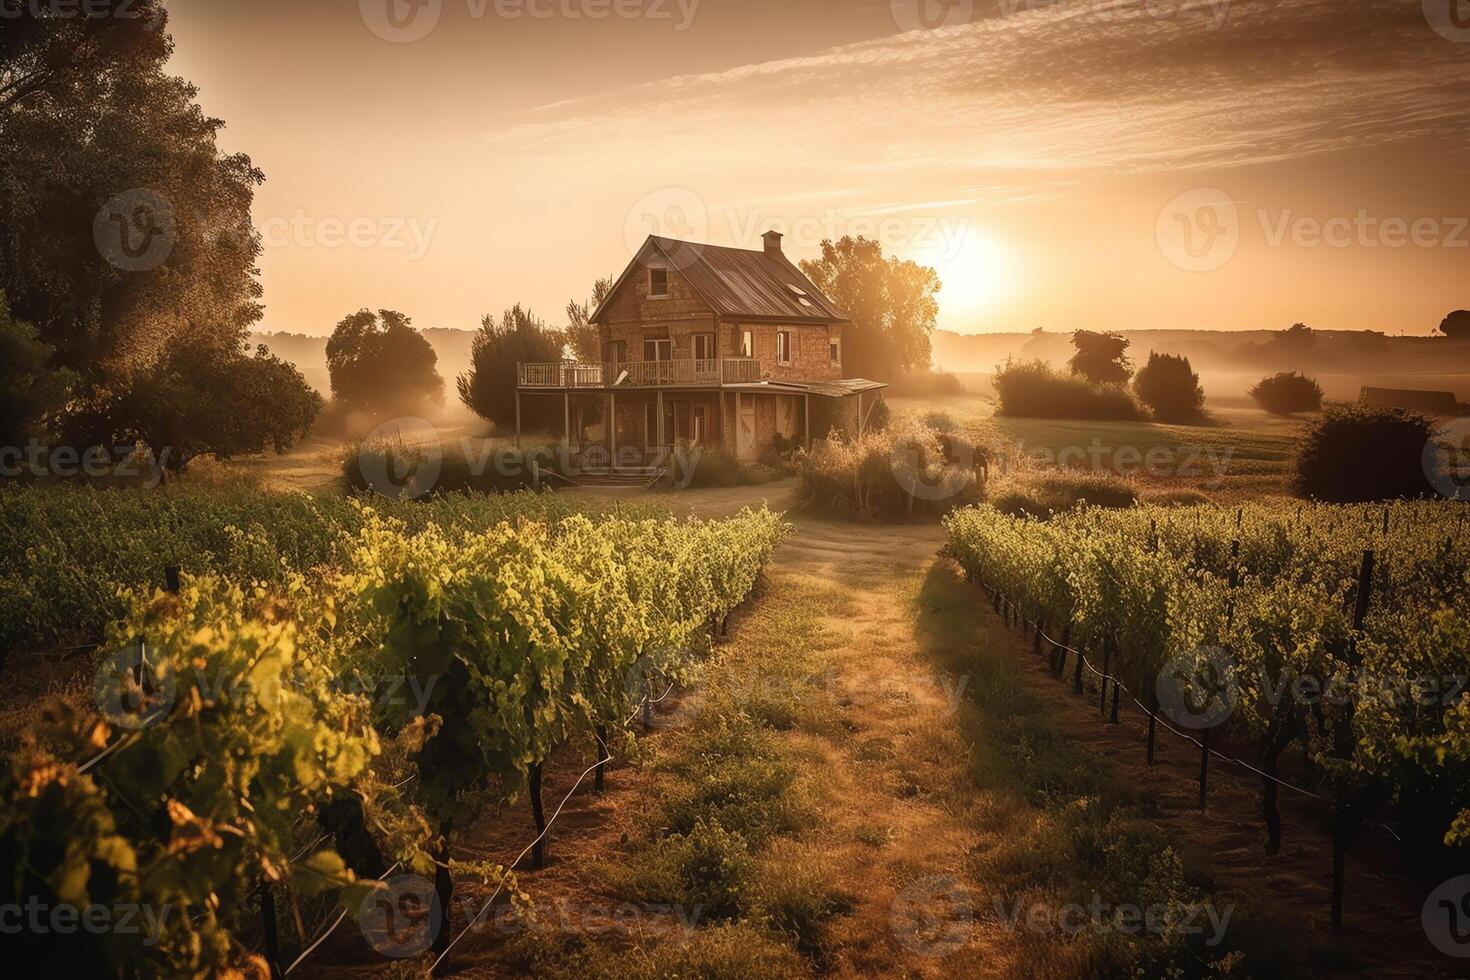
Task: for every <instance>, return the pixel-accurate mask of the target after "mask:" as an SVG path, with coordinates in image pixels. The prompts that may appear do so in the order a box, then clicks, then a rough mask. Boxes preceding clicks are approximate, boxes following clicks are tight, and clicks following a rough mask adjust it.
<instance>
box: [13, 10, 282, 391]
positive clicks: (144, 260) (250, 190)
mask: <svg viewBox="0 0 1470 980" xmlns="http://www.w3.org/2000/svg"><path fill="white" fill-rule="evenodd" d="M0 3H3V5H4V7H5V8H6V10H5V19H4V20H3V21H0V23H3V24H4V31H3V33H0V227H3V228H4V232H5V233H4V234H3V235H0V289H3V290H5V292H6V293H7V294H8V295H9V297H10V302H11V305H12V306H13V308H14V310H15V314H16V316H18V317H19V318H20V319H22V320H25V321H27V322H29V323H32V324H34V325H35V327H36V329H37V331H38V332H39V334H40V336H41V339H42V340H43V341H44V342H45V343H47V344H49V345H51V346H52V347H53V348H54V349H55V352H56V355H55V356H56V360H57V362H58V364H59V365H61V366H63V367H67V368H71V369H73V370H75V371H76V372H77V374H78V375H79V376H80V379H81V381H82V382H83V383H84V384H85V385H86V386H87V387H88V388H90V389H93V390H92V391H91V392H90V393H91V394H94V395H105V394H106V393H107V391H108V390H109V389H111V388H114V387H116V388H123V387H126V386H127V384H128V383H129V378H128V374H129V372H130V371H131V370H132V369H135V368H146V367H147V366H148V365H149V364H150V363H151V362H152V361H154V360H156V359H157V358H159V357H160V356H162V354H163V352H164V350H165V349H167V348H168V347H169V346H170V345H171V342H172V341H173V339H174V338H176V337H178V336H180V335H182V334H184V333H185V332H188V331H193V332H197V331H199V330H204V329H207V330H208V331H209V332H210V334H211V336H210V337H209V338H207V339H206V340H205V342H206V343H208V344H210V345H213V346H215V347H217V348H222V349H223V348H231V347H233V346H234V345H237V344H239V343H241V342H243V340H244V337H245V334H246V332H247V331H248V329H249V326H250V325H251V324H252V323H254V322H255V321H257V320H258V319H259V318H260V314H261V307H260V303H259V299H260V288H259V284H258V283H257V282H256V279H255V262H256V259H257V257H258V256H259V254H260V242H259V238H258V236H257V235H256V233H255V231H254V229H253V228H252V226H251V221H250V206H251V202H252V200H253V197H254V189H255V187H256V186H257V185H258V184H259V183H260V182H261V181H262V180H263V179H264V178H263V176H262V174H261V173H260V171H258V170H256V169H255V167H254V166H253V165H252V164H251V162H250V160H249V158H248V157H245V156H243V155H233V156H226V155H223V154H221V153H220V152H219V149H218V147H217V146H216V142H215V138H216V135H217V133H218V131H219V130H220V128H221V127H222V125H223V124H222V123H221V122H220V121H219V120H217V119H211V118H209V117H207V116H205V115H204V113H203V112H202V111H200V108H199V106H198V105H197V104H196V102H195V98H196V95H197V90H196V89H195V88H194V87H193V86H192V85H190V84H188V83H187V82H185V81H183V80H182V79H178V78H174V77H171V76H170V75H168V74H167V72H166V71H165V63H166V61H167V59H168V57H169V55H170V53H171V51H172V48H173V43H172V40H171V39H170V38H169V36H168V34H167V33H165V30H164V27H165V25H166V23H167V14H166V12H165V11H164V9H163V3H162V0H128V2H124V0H91V2H89V4H88V5H85V6H83V5H78V7H77V10H76V11H75V12H74V13H75V15H74V16H51V15H49V14H46V13H45V12H44V5H37V4H33V3H28V2H23V0H0ZM38 11H39V12H38Z"/></svg>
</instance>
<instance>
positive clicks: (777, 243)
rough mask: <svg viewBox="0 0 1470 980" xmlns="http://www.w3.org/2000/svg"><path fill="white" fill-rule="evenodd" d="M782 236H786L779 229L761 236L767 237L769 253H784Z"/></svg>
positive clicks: (767, 252) (767, 251)
mask: <svg viewBox="0 0 1470 980" xmlns="http://www.w3.org/2000/svg"><path fill="white" fill-rule="evenodd" d="M782 237H784V236H782V234H781V233H780V232H779V231H768V232H766V233H765V234H764V235H762V236H761V238H763V239H765V242H766V254H767V255H781V254H782V252H781V239H782Z"/></svg>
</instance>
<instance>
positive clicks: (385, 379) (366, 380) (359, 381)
mask: <svg viewBox="0 0 1470 980" xmlns="http://www.w3.org/2000/svg"><path fill="white" fill-rule="evenodd" d="M438 362H439V356H438V355H437V354H435V353H434V348H433V346H432V345H430V343H429V342H428V341H427V340H426V339H424V336H423V334H421V333H419V332H418V331H417V330H415V329H414V328H413V327H412V325H411V321H410V320H409V318H408V317H406V316H404V315H403V314H402V313H399V312H397V311H395V310H379V311H378V312H377V313H374V312H373V311H372V310H366V309H365V310H359V311H357V312H356V313H354V314H352V315H351V316H349V317H346V318H345V319H343V320H342V322H340V323H338V324H337V328H336V329H335V330H333V331H332V336H331V338H330V339H329V340H328V341H327V370H328V371H329V372H330V374H331V378H332V394H333V396H334V397H335V398H336V399H337V400H338V401H340V402H341V403H342V404H343V405H346V406H348V407H349V408H353V409H357V410H360V411H365V412H370V413H372V414H375V415H392V414H395V413H400V414H407V413H410V412H413V411H416V410H417V409H419V408H420V407H422V406H423V405H425V404H429V403H431V404H436V405H437V404H442V403H443V401H444V379H443V378H441V377H440V376H439V370H438Z"/></svg>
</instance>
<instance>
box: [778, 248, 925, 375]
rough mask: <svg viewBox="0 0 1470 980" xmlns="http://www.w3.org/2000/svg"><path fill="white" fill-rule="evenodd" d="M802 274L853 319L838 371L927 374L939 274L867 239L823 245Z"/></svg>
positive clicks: (857, 373) (845, 372)
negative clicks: (892, 254)
mask: <svg viewBox="0 0 1470 980" xmlns="http://www.w3.org/2000/svg"><path fill="white" fill-rule="evenodd" d="M801 271H802V272H804V273H806V275H807V277H808V278H809V279H811V281H812V282H813V283H814V284H815V285H816V287H817V288H818V289H820V290H821V291H822V292H823V293H825V294H826V296H827V298H828V299H830V300H832V302H833V303H836V304H837V308H838V309H840V310H843V311H845V312H846V313H847V315H848V316H850V317H852V323H851V324H850V325H849V326H848V327H847V328H846V330H845V331H844V333H843V344H842V360H843V373H844V374H846V375H847V376H849V377H863V378H870V379H873V380H876V381H891V380H893V379H895V378H898V377H900V376H902V375H904V374H906V373H908V372H910V371H922V370H927V369H928V367H929V364H930V359H931V355H932V346H931V335H932V334H933V332H934V327H935V321H936V318H937V317H938V315H939V301H938V299H936V294H938V292H939V290H940V289H941V288H942V284H941V283H940V281H939V275H938V274H937V273H936V272H935V271H934V270H933V269H931V268H928V267H927V266H921V265H919V264H918V263H916V262H911V261H906V260H900V259H898V258H895V257H890V258H887V259H885V258H884V257H883V246H882V245H881V244H880V243H878V242H875V241H871V240H869V239H867V238H862V237H859V238H852V237H844V238H843V239H842V240H841V241H838V242H835V243H834V242H830V241H826V242H823V243H822V257H821V258H820V259H809V260H806V261H803V262H802V263H801Z"/></svg>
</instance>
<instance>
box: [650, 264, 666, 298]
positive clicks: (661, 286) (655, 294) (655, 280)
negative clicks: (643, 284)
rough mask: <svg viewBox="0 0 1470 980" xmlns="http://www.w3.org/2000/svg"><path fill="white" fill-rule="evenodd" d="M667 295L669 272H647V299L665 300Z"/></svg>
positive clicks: (663, 270) (654, 270)
mask: <svg viewBox="0 0 1470 980" xmlns="http://www.w3.org/2000/svg"><path fill="white" fill-rule="evenodd" d="M668 295H669V270H668V269H649V270H648V297H649V299H667V298H668Z"/></svg>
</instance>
